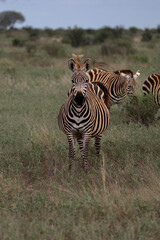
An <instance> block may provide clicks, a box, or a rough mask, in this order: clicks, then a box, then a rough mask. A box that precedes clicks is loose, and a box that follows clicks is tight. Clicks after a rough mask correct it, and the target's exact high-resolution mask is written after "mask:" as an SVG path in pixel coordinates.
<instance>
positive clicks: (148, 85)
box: [142, 73, 160, 107]
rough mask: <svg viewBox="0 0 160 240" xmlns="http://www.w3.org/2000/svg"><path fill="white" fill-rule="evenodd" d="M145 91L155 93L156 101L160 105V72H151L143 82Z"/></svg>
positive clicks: (146, 93) (145, 92)
mask: <svg viewBox="0 0 160 240" xmlns="http://www.w3.org/2000/svg"><path fill="white" fill-rule="evenodd" d="M142 89H143V93H144V94H145V95H148V94H149V93H151V94H153V96H154V101H155V103H156V104H157V105H158V106H159V107H160V73H153V74H151V75H150V76H149V77H148V78H147V79H146V80H145V81H144V83H143V86H142Z"/></svg>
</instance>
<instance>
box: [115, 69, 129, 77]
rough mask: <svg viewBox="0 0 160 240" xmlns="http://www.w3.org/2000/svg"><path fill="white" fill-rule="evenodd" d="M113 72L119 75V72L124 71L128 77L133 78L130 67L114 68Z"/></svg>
mask: <svg viewBox="0 0 160 240" xmlns="http://www.w3.org/2000/svg"><path fill="white" fill-rule="evenodd" d="M114 73H115V74H118V75H121V73H124V74H126V75H128V76H129V77H131V78H133V72H132V70H130V69H120V70H116V71H114Z"/></svg>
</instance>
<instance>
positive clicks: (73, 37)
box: [63, 27, 86, 47]
mask: <svg viewBox="0 0 160 240" xmlns="http://www.w3.org/2000/svg"><path fill="white" fill-rule="evenodd" d="M63 42H65V43H70V44H71V45H72V47H79V46H83V45H85V44H86V35H85V30H83V29H81V28H77V27H75V28H74V29H69V30H68V31H67V33H66V36H65V37H64V39H63Z"/></svg>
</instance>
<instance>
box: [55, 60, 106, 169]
mask: <svg viewBox="0 0 160 240" xmlns="http://www.w3.org/2000/svg"><path fill="white" fill-rule="evenodd" d="M68 66H69V69H70V70H71V71H73V75H72V77H71V80H72V87H71V90H70V91H69V94H68V98H67V99H66V101H65V102H64V104H63V105H62V107H61V108H60V110H59V114H58V125H59V128H60V129H61V130H62V131H63V132H64V133H65V134H66V135H67V139H68V143H69V169H71V167H72V162H73V158H74V156H75V139H76V140H77V142H78V144H79V148H80V151H81V154H82V159H83V161H82V167H83V168H84V171H85V172H87V171H88V162H87V158H88V148H89V142H90V139H91V138H93V137H95V149H96V153H97V154H99V152H100V142H101V137H102V132H103V131H104V130H105V129H107V127H108V125H109V110H108V108H107V106H106V104H105V103H104V101H105V100H104V99H105V95H104V92H103V91H102V89H101V88H100V87H99V86H98V85H94V84H92V83H89V79H88V76H87V74H86V71H87V70H88V69H89V66H90V59H87V60H85V61H84V64H83V66H81V67H80V65H77V68H76V62H75V61H74V59H72V58H71V59H70V60H69V61H68Z"/></svg>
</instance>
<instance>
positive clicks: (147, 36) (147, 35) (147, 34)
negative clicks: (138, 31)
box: [142, 28, 152, 42]
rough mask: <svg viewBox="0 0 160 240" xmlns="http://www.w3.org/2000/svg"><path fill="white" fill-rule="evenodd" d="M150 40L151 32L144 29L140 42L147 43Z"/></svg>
mask: <svg viewBox="0 0 160 240" xmlns="http://www.w3.org/2000/svg"><path fill="white" fill-rule="evenodd" d="M151 39H152V32H151V31H150V30H149V29H148V28H146V29H145V30H144V32H143V34H142V42H147V41H150V40H151Z"/></svg>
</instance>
